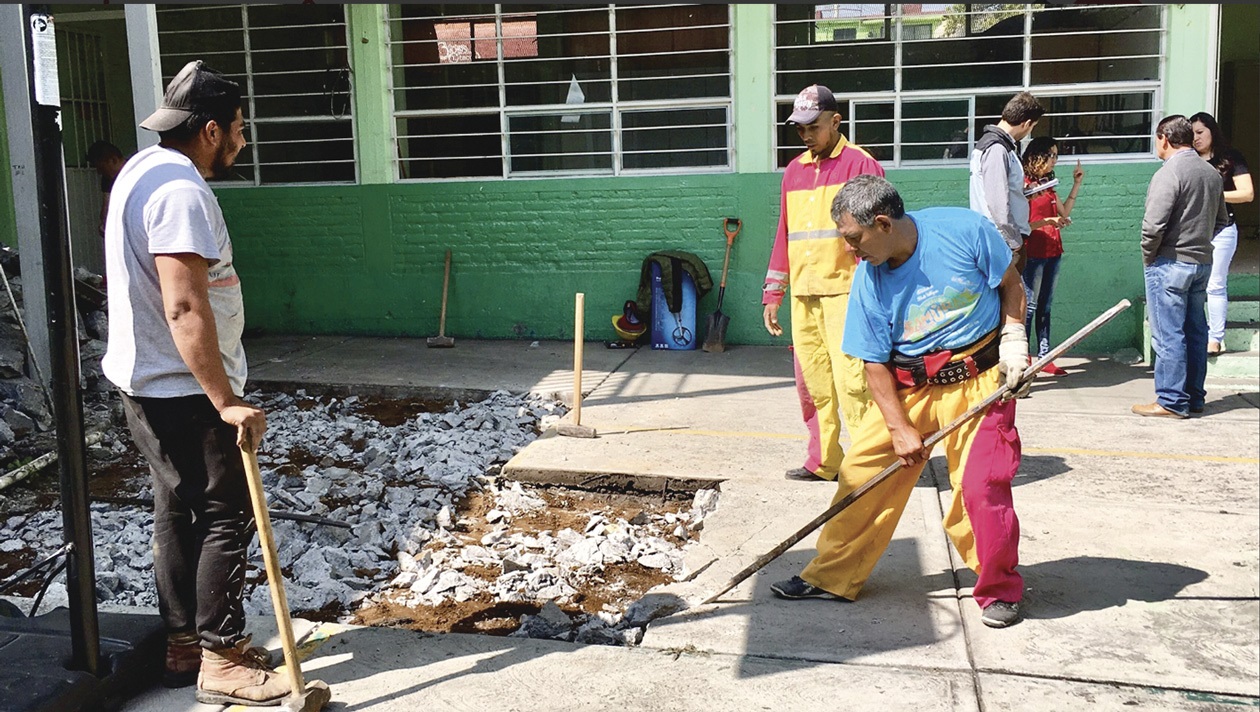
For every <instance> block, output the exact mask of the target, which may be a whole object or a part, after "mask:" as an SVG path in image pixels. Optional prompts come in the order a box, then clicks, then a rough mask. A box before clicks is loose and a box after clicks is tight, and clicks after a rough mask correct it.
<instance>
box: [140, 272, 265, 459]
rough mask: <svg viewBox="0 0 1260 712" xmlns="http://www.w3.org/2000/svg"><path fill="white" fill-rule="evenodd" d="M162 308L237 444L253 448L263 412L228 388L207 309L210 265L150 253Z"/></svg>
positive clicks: (260, 433)
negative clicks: (152, 258)
mask: <svg viewBox="0 0 1260 712" xmlns="http://www.w3.org/2000/svg"><path fill="white" fill-rule="evenodd" d="M155 261H156V263H157V272H158V284H159V285H160V287H161V290H162V307H163V310H164V311H165V312H166V324H167V326H169V327H170V330H171V338H172V339H174V341H175V348H176V349H178V350H179V355H180V357H181V358H183V359H184V363H185V364H186V365H187V366H188V370H189V371H191V372H192V374H193V377H194V378H196V379H197V383H198V384H199V385H200V386H201V389H202V390H203V391H205V393H206V396H207V397H209V398H210V402H211V403H212V404H213V405H214V408H215V410H217V411H219V417H221V418H222V419H223V421H224V422H226V423H228V424H230V425H235V426H236V427H237V443H238V444H242V443H244V442H246V441H248V442H249V443H251V444H252V445H253V446H257V445H258V442H259V441H260V440H261V439H262V436H263V433H264V432H265V431H266V429H267V421H266V416H265V415H264V413H263V411H262V410H261V409H259V408H255V407H254V406H252V405H250V404H248V403H246V402H245V401H244V400H242V399H241V398H240V397H238V396H237V395H236V394H235V393H233V392H232V385H231V383H230V382H229V381H228V377H227V372H226V371H225V370H224V369H223V356H222V355H221V354H220V353H219V335H218V331H217V329H216V327H215V322H214V312H213V311H212V310H211V309H210V264H209V263H208V262H207V261H206V258H204V257H202V256H201V255H196V254H191V253H181V254H174V255H157V256H156V257H155Z"/></svg>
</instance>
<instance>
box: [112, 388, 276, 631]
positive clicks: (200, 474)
mask: <svg viewBox="0 0 1260 712" xmlns="http://www.w3.org/2000/svg"><path fill="white" fill-rule="evenodd" d="M122 399H123V405H124V410H125V411H126V414H127V425H128V427H130V429H131V437H132V439H133V440H134V441H135V443H136V447H137V448H139V450H140V452H141V454H143V455H144V457H145V459H146V460H147V461H148V464H149V472H150V473H152V475H153V573H154V575H155V577H156V578H157V591H158V609H159V611H160V612H161V614H162V620H163V621H165V622H166V626H167V630H168V632H170V633H181V632H185V631H195V632H196V633H197V636H198V637H199V638H200V640H201V645H202V647H205V648H210V649H218V648H225V647H230V646H233V645H235V644H236V643H237V642H238V641H240V640H241V639H242V638H243V637H244V634H245V610H244V605H243V601H242V596H243V591H244V587H245V553H246V549H247V547H248V546H249V542H250V539H251V537H252V532H253V530H252V522H253V515H252V514H251V512H252V510H251V507H250V502H249V489H248V486H247V484H246V480H245V467H244V465H243V464H242V462H241V454H240V449H239V448H237V446H236V428H234V427H232V426H231V425H228V424H227V423H224V422H223V421H222V420H221V419H220V418H219V414H218V412H217V411H216V410H215V409H214V406H213V405H212V404H211V403H210V399H209V398H207V397H206V396H204V395H197V396H183V397H179V398H133V397H131V396H128V395H126V394H122Z"/></svg>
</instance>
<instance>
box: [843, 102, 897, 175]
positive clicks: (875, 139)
mask: <svg viewBox="0 0 1260 712" xmlns="http://www.w3.org/2000/svg"><path fill="white" fill-rule="evenodd" d="M853 123H854V126H853V133H852V135H851V136H849V138H850V139H851V140H852V141H853V142H854V143H856V144H857V145H859V146H861V147H862V148H864V149H866V152H867V153H869V154H871V155H872V156H874V157H875V159H876V160H879V161H891V160H892V159H893V104H892V102H891V101H888V102H878V103H858V102H854V103H853Z"/></svg>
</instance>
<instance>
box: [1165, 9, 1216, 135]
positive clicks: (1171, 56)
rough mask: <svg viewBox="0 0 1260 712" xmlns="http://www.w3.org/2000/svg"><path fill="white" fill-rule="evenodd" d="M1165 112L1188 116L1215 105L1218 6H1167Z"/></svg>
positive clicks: (1166, 113)
mask: <svg viewBox="0 0 1260 712" xmlns="http://www.w3.org/2000/svg"><path fill="white" fill-rule="evenodd" d="M1167 12H1168V55H1167V57H1166V58H1165V65H1164V76H1165V83H1164V87H1165V90H1164V112H1163V114H1164V115H1165V116H1167V115H1169V114H1185V115H1186V116H1189V115H1191V114H1193V113H1195V112H1196V111H1204V110H1205V109H1208V108H1210V107H1212V106H1214V105H1215V104H1216V81H1215V80H1216V53H1215V52H1210V51H1207V50H1209V49H1210V48H1214V47H1216V44H1217V34H1218V30H1217V17H1218V16H1219V14H1220V6H1218V5H1193V4H1181V5H1168V6H1167Z"/></svg>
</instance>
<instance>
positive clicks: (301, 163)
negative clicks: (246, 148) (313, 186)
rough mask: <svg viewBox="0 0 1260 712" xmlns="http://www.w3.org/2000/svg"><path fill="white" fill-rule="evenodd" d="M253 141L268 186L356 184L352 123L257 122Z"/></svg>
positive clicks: (262, 176) (260, 173)
mask: <svg viewBox="0 0 1260 712" xmlns="http://www.w3.org/2000/svg"><path fill="white" fill-rule="evenodd" d="M253 141H254V144H255V145H254V151H255V152H256V154H257V155H258V158H259V159H260V160H261V161H262V164H261V165H260V166H259V176H260V177H261V179H262V182H264V183H330V182H351V181H353V180H354V136H353V134H352V132H351V127H350V122H349V121H305V122H267V123H257V122H256V123H255V124H254V125H253Z"/></svg>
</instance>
